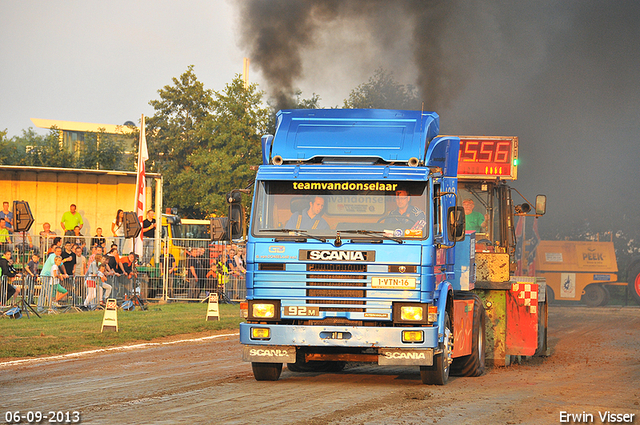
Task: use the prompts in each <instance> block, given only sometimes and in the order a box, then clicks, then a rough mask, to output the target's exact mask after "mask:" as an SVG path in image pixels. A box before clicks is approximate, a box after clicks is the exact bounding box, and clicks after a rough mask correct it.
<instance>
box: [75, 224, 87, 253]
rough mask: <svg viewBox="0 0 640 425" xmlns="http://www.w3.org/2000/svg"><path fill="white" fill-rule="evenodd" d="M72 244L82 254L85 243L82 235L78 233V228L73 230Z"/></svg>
mask: <svg viewBox="0 0 640 425" xmlns="http://www.w3.org/2000/svg"><path fill="white" fill-rule="evenodd" d="M73 243H75V244H76V245H78V246H79V247H80V248H82V252H84V248H85V247H86V246H87V242H86V241H85V239H84V236H83V235H82V233H80V227H79V226H76V227H74V228H73Z"/></svg>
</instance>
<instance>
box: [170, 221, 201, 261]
mask: <svg viewBox="0 0 640 425" xmlns="http://www.w3.org/2000/svg"><path fill="white" fill-rule="evenodd" d="M210 229H211V226H210V221H209V220H198V219H193V218H180V217H178V216H177V215H172V214H162V233H161V237H162V240H163V244H164V243H165V242H164V241H168V242H167V243H168V244H169V252H170V253H171V254H172V255H173V257H174V258H175V259H176V262H177V263H179V262H180V259H181V258H184V252H183V251H184V249H185V248H188V247H194V246H202V247H206V246H207V245H208V244H209V241H210V240H211V230H210Z"/></svg>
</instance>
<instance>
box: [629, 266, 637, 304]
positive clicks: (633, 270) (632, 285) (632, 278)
mask: <svg viewBox="0 0 640 425" xmlns="http://www.w3.org/2000/svg"><path fill="white" fill-rule="evenodd" d="M628 282H629V283H628V286H629V292H630V293H631V297H632V298H633V299H634V301H635V302H636V303H637V304H640V263H635V264H633V265H632V266H631V267H630V268H629V280H628Z"/></svg>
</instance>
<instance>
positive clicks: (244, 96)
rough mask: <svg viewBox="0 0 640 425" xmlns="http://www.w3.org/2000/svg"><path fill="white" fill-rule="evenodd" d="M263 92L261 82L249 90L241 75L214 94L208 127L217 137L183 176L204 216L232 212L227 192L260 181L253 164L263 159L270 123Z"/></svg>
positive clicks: (191, 198) (200, 151)
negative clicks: (265, 137) (264, 139)
mask: <svg viewBox="0 0 640 425" xmlns="http://www.w3.org/2000/svg"><path fill="white" fill-rule="evenodd" d="M263 96H264V93H263V92H261V91H258V89H257V85H255V84H252V85H250V86H249V87H247V88H245V87H244V83H243V81H242V78H241V77H240V76H239V75H237V76H236V77H235V78H234V79H233V80H232V81H231V83H229V84H228V85H227V86H226V87H225V88H224V90H222V91H221V92H215V93H214V101H213V112H214V118H213V120H211V121H209V122H207V125H206V127H205V128H204V129H203V130H204V132H205V133H206V134H208V135H211V137H210V138H209V139H208V140H207V141H208V143H206V144H203V145H201V146H200V147H199V148H198V149H197V150H196V151H195V152H194V153H193V155H191V156H190V157H189V159H188V164H189V166H190V167H189V169H188V171H187V172H186V173H184V174H183V175H182V176H181V182H182V183H183V184H185V185H187V184H190V185H191V187H190V189H191V190H190V191H189V202H190V205H194V209H195V210H197V212H198V213H199V214H200V215H207V214H211V213H215V214H217V215H227V208H228V204H227V203H226V197H225V195H226V193H228V192H229V191H231V190H233V189H243V188H246V187H247V186H249V185H250V184H251V183H252V182H253V180H254V179H255V171H253V170H251V166H253V165H259V164H260V163H261V162H262V150H261V149H262V148H261V144H260V138H261V136H262V135H263V134H265V133H266V131H267V125H268V122H269V110H268V109H267V108H266V107H263V106H262V98H263ZM246 204H247V203H245V205H246ZM194 212H195V211H194Z"/></svg>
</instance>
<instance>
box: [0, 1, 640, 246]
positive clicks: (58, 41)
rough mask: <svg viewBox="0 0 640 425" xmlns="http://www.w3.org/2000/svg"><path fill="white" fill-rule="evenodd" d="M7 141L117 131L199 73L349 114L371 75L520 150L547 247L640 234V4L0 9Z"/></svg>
mask: <svg viewBox="0 0 640 425" xmlns="http://www.w3.org/2000/svg"><path fill="white" fill-rule="evenodd" d="M0 16H1V17H2V25H0V60H1V61H2V66H1V67H0V129H5V128H6V129H7V130H8V135H9V136H14V135H19V134H20V133H21V131H22V130H23V129H27V128H28V127H31V126H33V124H32V123H31V121H30V118H32V117H33V118H45V119H57V120H68V121H82V122H95V123H102V124H122V123H124V122H125V121H129V120H131V121H134V122H136V123H137V122H138V121H139V119H140V115H141V114H145V115H153V109H152V108H151V106H149V101H150V100H155V99H158V93H157V91H158V90H159V89H161V88H162V87H163V86H165V85H171V84H172V81H171V79H172V78H174V77H178V76H179V75H180V74H182V73H183V72H184V71H186V70H187V67H188V66H189V65H194V72H195V74H196V76H197V78H198V80H200V81H201V82H202V83H203V84H204V86H205V88H208V89H213V90H222V89H223V88H224V86H225V84H227V83H228V82H230V81H231V79H232V78H233V77H234V76H235V75H236V74H239V73H242V65H243V58H244V57H249V58H250V60H251V68H250V73H249V80H250V81H251V82H256V83H258V84H259V87H260V89H262V90H265V91H267V92H268V93H270V94H274V93H278V92H284V93H289V94H290V93H292V92H294V91H295V90H297V89H300V90H302V97H304V98H309V97H311V95H312V94H313V93H315V94H317V95H319V96H320V98H321V100H320V105H321V106H323V107H332V106H338V105H342V102H343V100H344V99H345V98H346V97H347V96H348V94H349V92H350V91H351V90H352V89H353V88H355V87H356V86H357V85H359V84H361V83H363V82H366V81H367V80H368V78H369V77H370V76H372V75H373V73H374V71H375V70H376V69H377V68H380V67H382V68H385V69H386V70H387V71H390V72H393V74H394V77H395V78H396V79H397V80H398V81H399V82H400V83H402V84H412V85H414V86H416V87H417V88H418V90H419V92H420V95H421V98H422V100H423V101H424V104H425V109H426V110H435V111H437V112H438V113H439V115H440V117H441V129H442V132H443V133H446V134H472V135H509V136H518V137H519V140H520V169H519V180H518V182H516V183H515V184H514V186H515V187H516V188H518V190H520V191H521V192H522V193H523V194H525V196H527V197H528V198H529V199H530V200H531V201H533V198H535V195H537V194H539V193H543V194H546V195H547V196H548V213H547V216H546V217H545V218H544V220H543V221H541V224H540V227H541V231H542V230H546V232H547V234H549V235H551V236H553V233H554V232H557V230H558V229H562V228H563V226H567V225H575V223H576V222H578V223H591V224H592V225H594V226H596V225H597V226H599V227H598V229H600V228H603V229H604V228H606V227H607V226H609V227H612V226H613V227H615V225H616V223H619V222H621V221H625V220H626V221H628V222H629V223H631V224H633V225H635V226H636V227H638V228H640V213H639V212H638V207H637V205H638V200H639V199H640V167H638V162H639V160H640V136H639V134H640V72H639V71H640V43H639V42H638V40H640V2H637V1H636V0H616V1H613V0H608V1H606V0H602V1H601V0H573V1H571V0H541V1H537V2H502V1H498V0H491V1H489V0H478V1H474V2H468V1H462V0H450V1H428V0H401V1H397V2H388V1H386V0H345V1H341V0H317V1H312V0H243V1H233V2H231V1H225V0H210V1H205V0H202V1H195V0H185V1H181V2H176V1H126V2H125V1H119V0H116V1H110V2H97V1H92V0H89V1H60V0H49V1H46V2H43V1H31V0H26V1H19V2H15V1H9V0H0Z"/></svg>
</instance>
